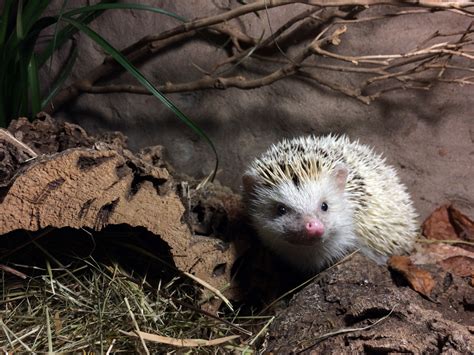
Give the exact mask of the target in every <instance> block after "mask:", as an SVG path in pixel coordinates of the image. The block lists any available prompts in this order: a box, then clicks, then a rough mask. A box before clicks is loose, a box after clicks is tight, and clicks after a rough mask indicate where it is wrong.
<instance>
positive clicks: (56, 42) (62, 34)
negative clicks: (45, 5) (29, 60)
mask: <svg viewBox="0 0 474 355" xmlns="http://www.w3.org/2000/svg"><path fill="white" fill-rule="evenodd" d="M110 1H111V0H102V1H101V3H109V2H110ZM112 1H115V0H112ZM62 11H63V9H61V13H60V14H59V16H56V17H55V18H54V22H53V23H55V22H57V21H58V20H59V19H61V18H62V16H64V13H63V12H62ZM104 11H105V10H100V11H99V10H98V11H95V12H94V11H92V12H86V13H84V14H82V15H81V16H79V17H77V18H76V20H77V21H78V22H80V23H83V24H88V23H90V22H91V21H92V20H94V19H96V18H97V17H99V16H100V15H101V14H102V13H103V12H104ZM78 31H79V29H78V28H77V27H75V26H72V25H67V26H65V27H64V28H63V29H61V30H60V31H55V34H54V38H53V40H52V41H50V42H49V43H48V46H47V47H46V49H44V50H43V51H42V52H41V53H40V54H39V55H38V58H37V62H38V67H39V68H41V67H42V66H43V65H44V64H45V63H46V62H47V60H48V59H49V58H50V57H51V56H52V55H53V53H54V51H55V50H56V49H58V48H60V47H61V46H62V45H63V44H64V43H65V42H66V41H67V40H69V39H71V37H72V36H73V35H74V34H75V33H76V32H78Z"/></svg>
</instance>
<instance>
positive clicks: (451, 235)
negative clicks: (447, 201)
mask: <svg viewBox="0 0 474 355" xmlns="http://www.w3.org/2000/svg"><path fill="white" fill-rule="evenodd" d="M449 207H450V206H449V205H444V206H441V207H438V208H437V209H436V210H435V211H434V212H433V213H432V214H431V215H430V216H429V217H428V218H427V219H426V220H425V222H423V226H422V228H423V235H424V236H425V237H426V238H428V239H438V240H453V239H459V237H458V235H457V233H456V230H455V229H454V227H453V225H452V224H451V221H450V219H449V212H448V208H449Z"/></svg>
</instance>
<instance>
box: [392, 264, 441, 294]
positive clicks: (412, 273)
mask: <svg viewBox="0 0 474 355" xmlns="http://www.w3.org/2000/svg"><path fill="white" fill-rule="evenodd" d="M388 266H389V267H390V268H391V269H393V270H395V271H397V272H399V273H400V274H402V275H403V276H404V277H405V279H406V280H407V281H408V283H409V284H410V286H411V288H413V289H414V290H415V291H417V292H419V293H421V294H422V295H424V296H426V297H429V296H430V293H431V290H433V287H434V286H435V284H436V282H435V281H434V280H433V277H432V276H431V274H430V273H429V272H428V271H426V270H423V269H420V268H418V267H417V266H415V265H413V264H412V262H411V260H410V258H409V257H407V256H392V257H391V258H390V259H389V260H388Z"/></svg>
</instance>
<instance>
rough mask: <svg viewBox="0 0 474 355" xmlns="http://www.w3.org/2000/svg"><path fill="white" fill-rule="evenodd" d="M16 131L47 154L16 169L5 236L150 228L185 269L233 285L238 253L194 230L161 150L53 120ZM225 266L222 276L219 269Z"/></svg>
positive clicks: (3, 204)
mask: <svg viewBox="0 0 474 355" xmlns="http://www.w3.org/2000/svg"><path fill="white" fill-rule="evenodd" d="M11 130H12V132H13V134H14V135H15V137H17V136H20V137H23V138H24V139H25V140H27V141H28V140H29V141H28V143H29V144H32V146H35V147H36V149H37V150H38V151H39V152H41V153H42V154H43V155H41V156H38V157H36V158H35V159H34V160H32V161H30V162H29V163H27V164H26V165H24V166H22V167H21V169H19V170H18V169H17V170H16V171H13V172H12V173H13V174H16V175H15V179H14V180H13V181H11V182H10V183H9V184H8V185H7V186H4V187H3V188H2V189H1V191H0V196H1V199H0V235H2V234H6V233H9V232H12V231H15V230H26V231H39V230H42V229H44V228H47V227H52V228H63V227H71V228H88V229H90V230H92V231H100V230H102V229H103V228H104V227H106V226H108V225H118V224H127V225H129V226H132V227H144V228H146V229H147V230H148V231H150V232H151V233H154V234H156V235H157V236H158V237H159V238H161V239H162V240H163V241H164V242H166V243H167V244H168V246H169V248H170V250H171V254H172V256H173V260H174V263H175V265H176V267H177V268H178V269H180V270H181V271H186V272H189V273H192V274H194V275H195V276H197V277H198V278H201V279H202V280H204V281H206V282H208V283H209V284H211V285H213V286H214V287H216V288H218V289H220V288H223V287H224V285H228V284H229V283H230V269H231V266H232V263H233V261H234V259H235V255H234V254H235V250H234V248H233V247H232V245H230V244H229V243H227V244H226V247H225V248H223V247H222V245H223V244H224V243H223V241H222V240H220V239H216V238H213V237H212V236H205V237H204V236H199V235H193V234H192V233H191V231H190V228H189V226H188V221H189V219H190V211H189V210H188V209H186V208H185V206H184V204H183V200H182V199H181V196H180V195H179V194H178V193H177V191H176V185H177V183H176V182H175V181H174V180H173V178H172V177H171V176H170V174H169V172H168V170H167V169H166V168H165V164H164V162H162V161H160V159H161V148H159V147H157V148H153V147H150V148H148V149H147V151H146V152H141V153H139V154H137V155H134V154H132V153H131V152H130V151H128V150H126V149H125V148H124V147H121V144H122V143H121V140H120V139H116V137H117V136H115V140H112V141H111V142H110V141H109V142H104V141H97V140H96V139H94V138H92V137H89V136H87V134H86V133H85V131H83V130H82V129H81V128H80V127H79V128H78V126H76V125H72V124H64V123H57V122H54V121H52V120H51V119H50V118H49V117H46V118H45V119H43V120H40V121H39V122H37V121H35V122H34V123H29V122H28V121H26V120H22V119H20V120H18V121H14V123H13V127H11ZM49 134H52V135H53V136H54V137H52V136H49ZM35 142H36V143H35ZM71 146H78V147H79V148H71ZM3 147H5V145H3ZM86 147H89V148H86ZM92 147H95V149H93V148H92ZM111 147H113V148H114V149H110V148H111ZM63 148H64V149H65V150H63ZM4 151H7V148H5V149H4ZM55 151H58V152H56V153H55ZM45 153H47V154H45ZM142 157H143V159H142ZM16 168H18V166H17V167H16ZM222 265H224V266H225V267H222ZM218 267H220V269H221V270H222V272H219V273H216V272H214V270H215V269H216V268H218Z"/></svg>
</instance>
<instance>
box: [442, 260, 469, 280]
mask: <svg viewBox="0 0 474 355" xmlns="http://www.w3.org/2000/svg"><path fill="white" fill-rule="evenodd" d="M439 265H441V267H442V268H443V269H444V270H446V271H449V272H451V273H453V274H455V275H457V276H461V277H465V276H470V275H472V274H474V258H470V257H468V256H465V255H457V256H452V257H450V258H447V259H444V260H441V262H440V263H439Z"/></svg>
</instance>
